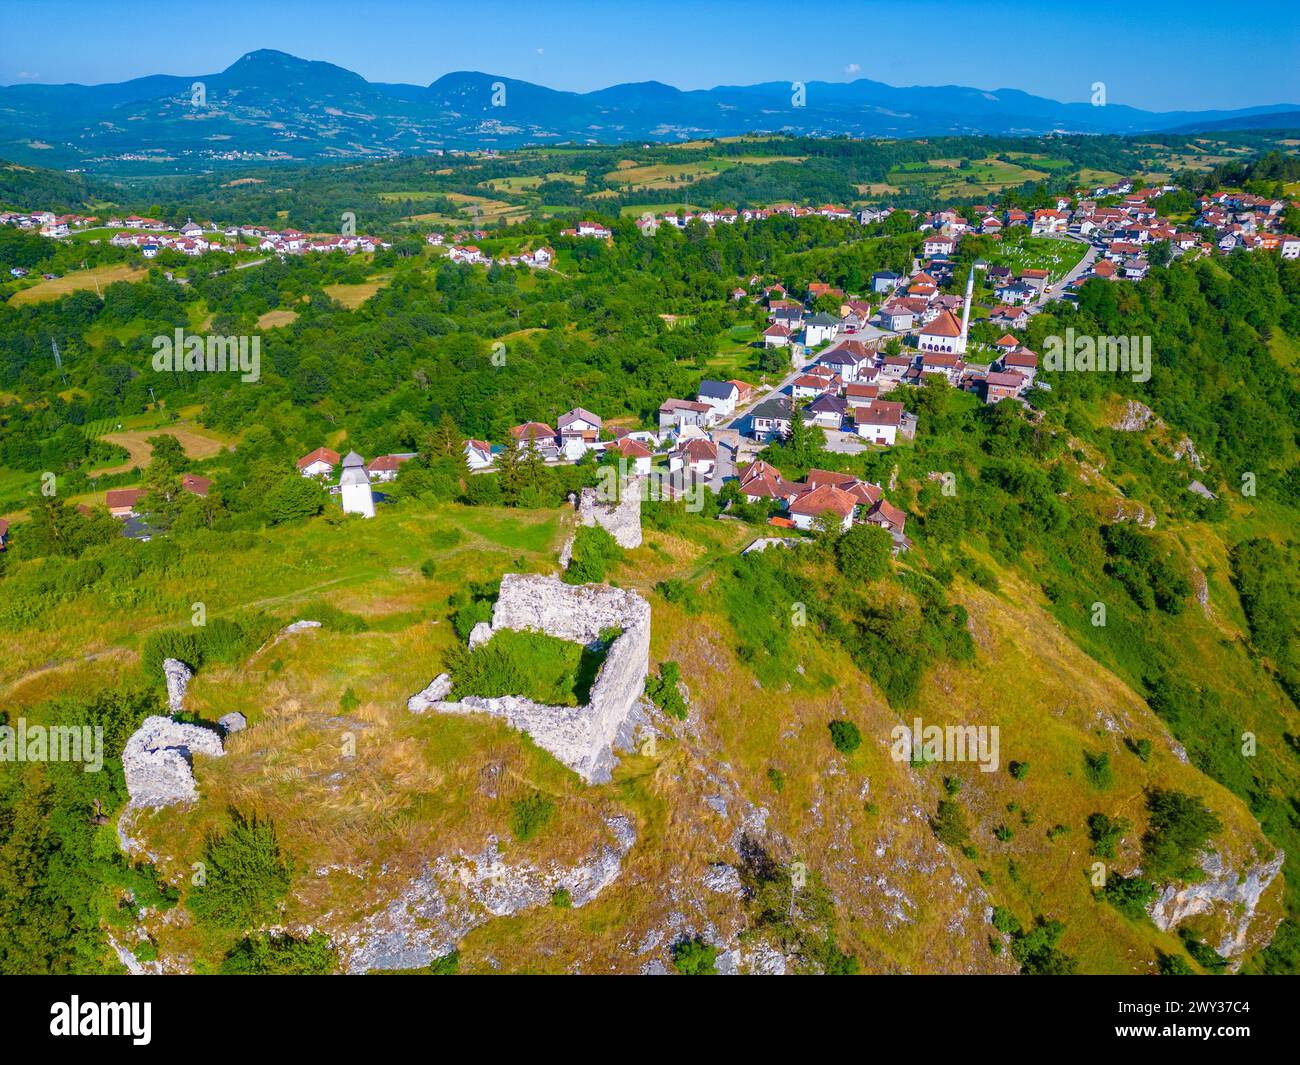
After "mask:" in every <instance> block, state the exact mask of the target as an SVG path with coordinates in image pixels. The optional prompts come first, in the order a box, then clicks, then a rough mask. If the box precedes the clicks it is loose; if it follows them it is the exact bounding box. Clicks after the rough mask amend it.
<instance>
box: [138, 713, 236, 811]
mask: <svg viewBox="0 0 1300 1065" xmlns="http://www.w3.org/2000/svg"><path fill="white" fill-rule="evenodd" d="M195 754H206V755H208V756H210V757H213V758H219V757H220V756H221V755H223V754H225V749H224V748H223V746H222V743H221V736H220V735H219V734H218V733H216V732H215V731H213V730H212V729H209V728H203V727H202V726H200V725H183V724H181V723H180V722H178V721H173V720H172V719H171V718H168V717H160V716H157V715H155V716H153V717H147V718H145V720H144V723H143V724H142V725H141V726H140V727H139V729H137V730H136V732H135V733H134V734H133V735H132V736H131V738H130V739H129V740H127V741H126V746H125V747H124V748H123V749H122V769H123V771H124V773H125V774H126V790H127V792H128V793H129V794H130V796H131V803H132V805H135V806H170V805H171V804H172V803H177V802H187V801H190V800H192V799H197V798H198V797H199V789H198V786H197V785H196V784H195V782H194V764H193V756H194V755H195Z"/></svg>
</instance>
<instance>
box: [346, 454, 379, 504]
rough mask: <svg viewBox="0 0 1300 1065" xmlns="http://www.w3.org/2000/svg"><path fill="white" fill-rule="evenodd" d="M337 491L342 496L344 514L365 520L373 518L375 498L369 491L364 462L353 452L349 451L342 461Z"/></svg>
mask: <svg viewBox="0 0 1300 1065" xmlns="http://www.w3.org/2000/svg"><path fill="white" fill-rule="evenodd" d="M339 489H340V492H341V494H342V496H343V513H344V514H361V515H362V516H364V517H367V518H373V517H374V516H375V497H374V495H373V494H372V493H371V491H370V474H369V472H368V471H367V470H366V460H365V459H363V458H362V457H361V456H360V455H358V454H357V453H356V452H355V451H349V452H348V453H347V456H346V457H345V458H344V459H343V473H342V474H341V475H340V476H339Z"/></svg>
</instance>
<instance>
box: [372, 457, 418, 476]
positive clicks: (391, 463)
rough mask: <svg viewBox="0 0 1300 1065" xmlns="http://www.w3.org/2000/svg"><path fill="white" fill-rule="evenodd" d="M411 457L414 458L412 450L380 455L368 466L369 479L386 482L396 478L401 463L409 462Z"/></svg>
mask: <svg viewBox="0 0 1300 1065" xmlns="http://www.w3.org/2000/svg"><path fill="white" fill-rule="evenodd" d="M413 458H415V452H414V451H403V452H399V453H397V454H394V455H380V456H379V457H378V458H377V459H374V460H373V461H372V462H371V463H370V465H369V467H368V469H369V471H370V479H371V481H380V482H387V481H395V480H397V474H398V472H399V471H400V470H401V468H402V463H403V462H410V461H411V459H413Z"/></svg>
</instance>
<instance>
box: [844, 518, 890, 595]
mask: <svg viewBox="0 0 1300 1065" xmlns="http://www.w3.org/2000/svg"><path fill="white" fill-rule="evenodd" d="M893 548H894V541H893V539H892V538H891V537H890V535H889V533H887V532H885V530H884V529H881V528H878V527H877V526H875V525H865V524H858V525H853V526H851V527H850V528H849V531H848V532H846V533H845V534H844V535H843V536H841V537H839V539H837V540H836V541H835V564H836V566H837V567H838V568H839V571H840V572H841V573H842V574H844V576H845V577H847V578H848V579H849V580H850V581H852V582H854V583H855V584H858V583H864V582H866V581H874V580H879V579H880V578H881V577H883V576H884V575H885V574H886V573H888V572H889V559H890V556H891V553H892V551H893Z"/></svg>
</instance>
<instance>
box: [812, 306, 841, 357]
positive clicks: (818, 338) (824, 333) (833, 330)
mask: <svg viewBox="0 0 1300 1065" xmlns="http://www.w3.org/2000/svg"><path fill="white" fill-rule="evenodd" d="M803 330H804V332H803V342H804V343H805V344H806V345H807V346H808V347H810V348H815V347H816V346H817V345H818V344H825V343H826V342H827V341H828V340H834V339H835V337H836V336H837V335H839V331H840V320H839V319H838V318H836V317H834V316H833V315H830V314H827V313H826V312H825V311H823V312H821V313H820V314H814V315H813V316H812V317H811V318H809V319H808V320H807V321H806V322H804V327H803Z"/></svg>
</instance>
